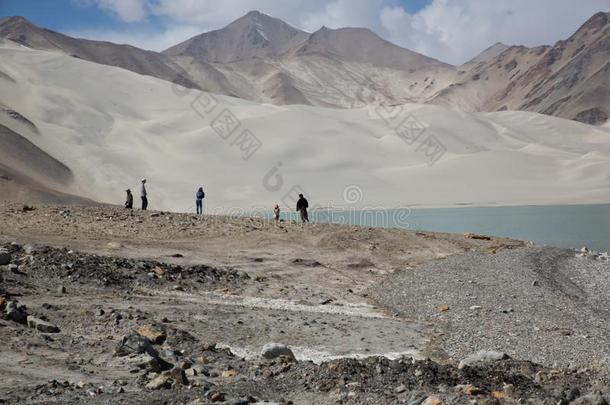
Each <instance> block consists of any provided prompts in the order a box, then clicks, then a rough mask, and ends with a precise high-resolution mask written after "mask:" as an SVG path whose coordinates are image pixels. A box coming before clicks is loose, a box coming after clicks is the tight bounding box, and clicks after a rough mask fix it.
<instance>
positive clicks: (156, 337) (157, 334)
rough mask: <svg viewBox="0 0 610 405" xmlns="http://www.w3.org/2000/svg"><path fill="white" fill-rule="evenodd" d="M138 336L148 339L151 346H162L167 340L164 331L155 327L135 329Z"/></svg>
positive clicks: (147, 326)
mask: <svg viewBox="0 0 610 405" xmlns="http://www.w3.org/2000/svg"><path fill="white" fill-rule="evenodd" d="M136 332H137V333H138V334H139V335H140V336H144V337H146V338H148V339H149V340H150V341H151V342H152V343H153V344H162V343H163V342H164V341H165V339H166V338H167V334H166V333H165V330H163V329H162V328H161V327H159V326H156V325H145V326H140V327H139V328H137V329H136Z"/></svg>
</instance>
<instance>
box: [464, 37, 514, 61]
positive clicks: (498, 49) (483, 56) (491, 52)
mask: <svg viewBox="0 0 610 405" xmlns="http://www.w3.org/2000/svg"><path fill="white" fill-rule="evenodd" d="M508 48H510V46H508V45H506V44H503V43H502V42H496V43H495V44H493V45H492V46H490V47H489V48H487V49H485V50H484V51H483V52H481V53H480V54H478V55H477V56H475V57H474V58H472V59H471V60H469V61H468V62H466V63H465V64H468V63H480V62H489V61H490V60H492V59H494V58H495V57H496V56H498V55H500V54H501V53H502V52H504V51H505V50H507V49H508Z"/></svg>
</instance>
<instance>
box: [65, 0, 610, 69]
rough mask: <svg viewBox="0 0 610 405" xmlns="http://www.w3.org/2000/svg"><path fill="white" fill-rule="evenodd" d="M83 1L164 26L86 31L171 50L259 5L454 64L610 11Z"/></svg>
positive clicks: (547, 40) (487, 5) (566, 30)
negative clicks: (361, 31)
mask: <svg viewBox="0 0 610 405" xmlns="http://www.w3.org/2000/svg"><path fill="white" fill-rule="evenodd" d="M76 1H80V2H88V3H91V2H93V3H94V4H96V5H97V6H98V7H100V8H102V9H104V10H107V11H109V12H111V13H112V14H114V15H116V16H117V17H118V18H120V19H122V20H124V21H126V22H134V21H141V20H144V19H146V18H147V16H149V15H155V16H156V17H158V18H159V19H160V21H162V23H163V24H164V27H163V29H161V30H159V32H156V33H154V34H151V33H150V32H149V31H147V32H135V33H133V32H132V30H126V31H124V32H106V33H104V32H99V31H98V32H88V33H81V36H87V37H89V38H91V37H94V34H95V35H97V37H96V38H103V39H106V40H114V41H119V42H126V43H131V44H133V45H136V46H140V47H144V48H147V49H153V50H162V49H165V48H167V47H169V46H170V45H174V44H176V43H178V42H181V41H183V40H185V39H187V38H188V37H189V36H192V35H194V34H197V33H201V32H205V31H208V30H212V29H218V28H221V27H223V26H225V25H226V24H228V23H230V22H231V21H233V20H235V19H237V18H239V17H241V16H242V15H244V14H245V13H247V12H248V11H250V10H252V9H256V10H259V11H261V12H263V13H266V14H269V15H272V16H274V17H277V18H281V19H283V20H284V21H286V22H288V23H290V24H292V25H294V26H296V27H299V28H301V29H304V30H306V31H310V32H311V31H315V30H317V29H319V28H320V27H321V26H323V25H325V26H327V27H331V28H339V27H344V26H356V27H367V28H370V29H372V30H373V31H375V32H377V33H378V34H379V35H381V36H382V37H384V38H386V39H388V40H390V41H392V42H394V43H396V44H398V45H401V46H404V47H407V48H409V49H412V50H414V51H417V52H420V53H423V54H425V55H428V56H431V57H434V58H437V59H439V60H442V61H445V62H449V63H454V64H460V63H462V62H465V61H467V60H468V59H470V58H472V57H474V56H475V55H476V54H478V53H479V52H481V51H482V50H483V49H485V48H487V47H488V46H490V45H492V44H493V43H495V42H504V43H506V44H509V45H513V44H520V45H527V46H535V45H542V44H552V43H554V42H556V41H557V40H560V39H564V38H567V37H568V36H569V35H570V34H572V33H573V32H574V31H575V30H576V29H577V28H578V27H579V26H580V25H581V24H582V23H584V21H585V20H586V19H587V18H589V17H590V16H591V15H593V14H594V13H595V12H597V11H609V10H610V0H579V1H575V0H536V1H532V0H432V1H431V3H430V4H429V5H428V6H427V7H425V8H423V9H421V10H420V11H418V12H416V13H413V14H410V13H408V12H407V11H406V10H405V9H404V8H403V7H402V6H401V5H400V2H399V1H398V0H291V1H286V0H256V1H254V0H223V1H209V0H76ZM77 34H78V33H77ZM84 34H86V35H84Z"/></svg>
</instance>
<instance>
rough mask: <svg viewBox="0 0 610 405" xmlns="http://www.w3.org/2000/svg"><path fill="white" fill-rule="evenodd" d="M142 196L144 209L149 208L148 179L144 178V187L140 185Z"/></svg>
mask: <svg viewBox="0 0 610 405" xmlns="http://www.w3.org/2000/svg"><path fill="white" fill-rule="evenodd" d="M140 198H141V199H142V211H146V209H147V208H148V195H147V193H146V179H142V187H140Z"/></svg>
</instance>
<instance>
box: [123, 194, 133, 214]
mask: <svg viewBox="0 0 610 405" xmlns="http://www.w3.org/2000/svg"><path fill="white" fill-rule="evenodd" d="M125 191H126V192H127V197H126V198H125V208H127V209H130V210H132V209H133V194H131V190H130V189H127V190H125Z"/></svg>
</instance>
